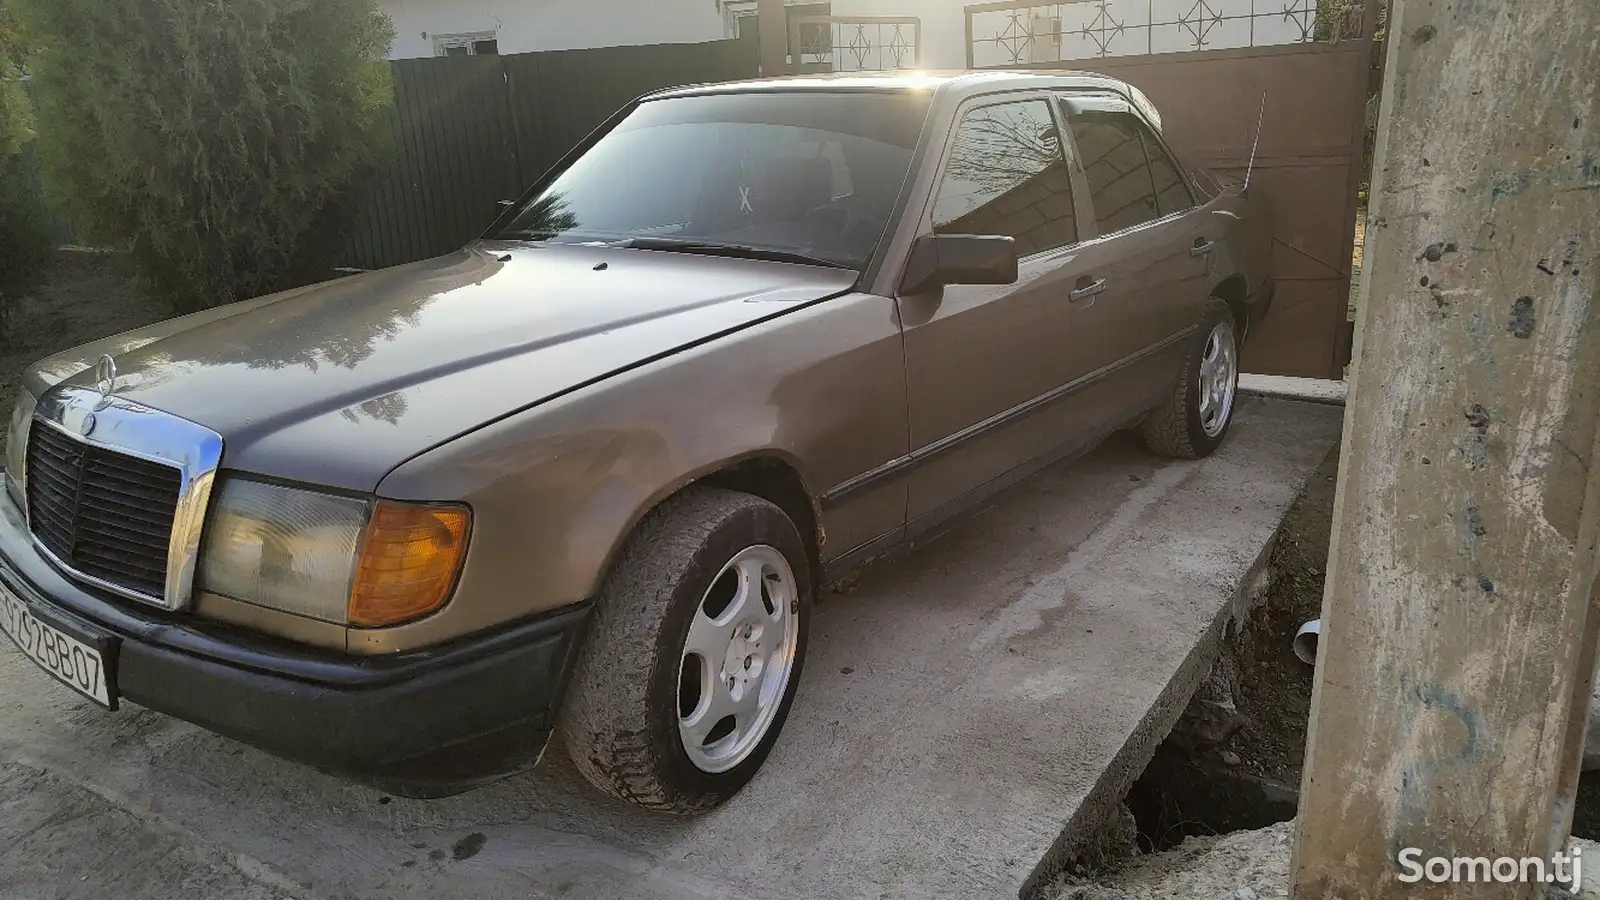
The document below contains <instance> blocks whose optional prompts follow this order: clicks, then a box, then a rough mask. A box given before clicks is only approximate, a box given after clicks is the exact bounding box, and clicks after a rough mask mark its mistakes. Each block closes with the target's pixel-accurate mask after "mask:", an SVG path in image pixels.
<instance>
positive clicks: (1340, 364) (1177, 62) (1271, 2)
mask: <svg viewBox="0 0 1600 900" xmlns="http://www.w3.org/2000/svg"><path fill="white" fill-rule="evenodd" d="M1380 9H1382V7H1381V6H1380V3H1379V0H1322V2H1321V3H1320V4H1319V3H1318V2H1317V0H1075V2H1074V0H1069V2H1061V3H1037V2H1027V0H1021V2H1002V3H985V4H980V5H976V6H969V7H967V8H966V17H967V54H968V55H967V62H968V66H969V68H986V67H1004V68H1036V69H1037V68H1045V69H1062V68H1070V69H1089V70H1093V71H1096V72H1103V73H1105V74H1107V75H1111V76H1113V77H1116V78H1120V79H1122V80H1124V81H1127V82H1129V83H1130V84H1133V85H1135V86H1136V87H1138V88H1139V89H1140V90H1142V91H1144V92H1145V93H1146V94H1147V95H1149V97H1150V99H1151V100H1152V101H1154V103H1155V104H1156V107H1157V108H1158V109H1159V110H1160V111H1161V118H1162V124H1163V128H1164V130H1165V132H1166V133H1167V134H1168V135H1169V136H1171V137H1172V138H1173V140H1174V142H1175V143H1176V144H1177V145H1178V146H1180V147H1182V148H1184V149H1186V150H1188V151H1189V153H1190V156H1191V158H1192V160H1193V161H1194V162H1195V163H1198V164H1200V165H1203V166H1206V167H1208V168H1211V169H1212V170H1214V171H1217V172H1220V173H1225V174H1232V175H1237V176H1240V177H1242V176H1243V175H1244V173H1245V170H1246V168H1247V167H1248V166H1249V163H1250V158H1251V150H1252V145H1253V143H1254V140H1255V135H1256V130H1257V128H1256V123H1257V121H1258V118H1259V119H1260V121H1261V122H1262V127H1261V129H1260V146H1259V149H1258V150H1257V151H1256V157H1255V168H1254V172H1253V174H1252V175H1251V179H1252V182H1253V183H1254V184H1258V185H1260V186H1261V188H1262V190H1263V192H1264V194H1265V195H1266V197H1267V198H1268V200H1269V203H1270V206H1271V208H1272V211H1273V214H1274V216H1275V218H1276V247H1275V258H1274V269H1275V273H1274V274H1275V276H1276V280H1277V285H1278V291H1277V298H1276V300H1275V301H1274V304H1273V310H1272V314H1271V315H1270V316H1269V317H1268V318H1267V320H1266V322H1265V324H1264V325H1263V326H1262V327H1261V329H1260V331H1259V332H1257V334H1256V336H1254V337H1253V338H1252V339H1251V343H1250V346H1249V348H1248V350H1247V351H1246V353H1245V356H1244V360H1243V363H1244V366H1245V368H1246V369H1247V370H1248V371H1252V372H1262V373H1269V374H1280V375H1298V376H1303V377H1312V378H1339V377H1342V375H1343V371H1344V367H1345V365H1346V364H1347V363H1348V362H1349V354H1350V346H1349V334H1350V326H1349V319H1350V316H1349V304H1350V280H1351V255H1352V248H1353V245H1354V241H1355V224H1356V213H1357V208H1358V192H1359V188H1360V183H1361V178H1362V173H1363V159H1362V157H1363V149H1364V146H1365V140H1364V139H1365V135H1366V127H1367V117H1366V107H1367V101H1368V97H1369V93H1370V91H1371V90H1372V89H1373V88H1374V87H1375V86H1376V81H1375V79H1376V70H1375V69H1374V66H1375V65H1376V62H1377V60H1378V55H1377V54H1376V52H1375V41H1374V39H1373V35H1374V32H1375V30H1376V29H1375V27H1374V26H1375V25H1376V23H1377V20H1378V14H1379V11H1380ZM1263 97H1265V107H1264V112H1263Z"/></svg>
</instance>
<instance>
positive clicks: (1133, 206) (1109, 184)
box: [1072, 113, 1160, 234]
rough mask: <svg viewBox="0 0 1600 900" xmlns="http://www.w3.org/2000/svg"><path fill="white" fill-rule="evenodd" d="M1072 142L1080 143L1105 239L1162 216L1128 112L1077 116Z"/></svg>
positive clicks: (1074, 122) (1142, 148)
mask: <svg viewBox="0 0 1600 900" xmlns="http://www.w3.org/2000/svg"><path fill="white" fill-rule="evenodd" d="M1072 137H1073V139H1074V140H1076V141H1077V142H1078V153H1079V154H1080V155H1081V156H1082V157H1083V170H1084V173H1085V174H1087V175H1088V176H1089V190H1090V191H1091V192H1092V195H1093V199H1094V214H1095V218H1097V219H1099V220H1100V233H1101V234H1109V233H1110V232H1113V231H1121V230H1122V229H1124V228H1131V227H1133V226H1134V225H1138V224H1140V223H1142V222H1148V221H1150V220H1151V219H1154V218H1157V217H1158V216H1159V215H1160V213H1159V212H1157V209H1158V207H1157V205H1156V189H1155V182H1154V181H1152V180H1151V177H1150V165H1149V163H1148V162H1146V161H1145V156H1144V142H1143V141H1142V140H1140V138H1139V122H1138V120H1137V119H1135V118H1134V117H1133V116H1131V115H1129V114H1127V113H1094V114H1091V115H1086V116H1075V117H1074V118H1073V120H1072Z"/></svg>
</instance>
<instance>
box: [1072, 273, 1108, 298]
mask: <svg viewBox="0 0 1600 900" xmlns="http://www.w3.org/2000/svg"><path fill="white" fill-rule="evenodd" d="M1088 280H1089V279H1087V278H1080V279H1078V284H1079V285H1081V287H1079V288H1078V289H1077V290H1075V291H1073V292H1072V299H1074V300H1087V299H1089V298H1090V297H1093V296H1095V295H1096V294H1102V293H1105V289H1106V280H1105V279H1104V278H1102V279H1100V280H1099V281H1095V282H1093V283H1090V284H1084V282H1086V281H1088Z"/></svg>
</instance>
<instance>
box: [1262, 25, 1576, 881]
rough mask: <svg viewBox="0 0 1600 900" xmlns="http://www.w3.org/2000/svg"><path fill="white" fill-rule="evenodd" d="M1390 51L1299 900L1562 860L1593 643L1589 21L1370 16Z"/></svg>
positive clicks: (1307, 785)
mask: <svg viewBox="0 0 1600 900" xmlns="http://www.w3.org/2000/svg"><path fill="white" fill-rule="evenodd" d="M1390 35H1391V36H1390V39H1389V46H1390V49H1389V57H1388V64H1387V78H1386V82H1385V85H1384V89H1383V104H1382V106H1383V112H1382V115H1381V119H1380V124H1379V138H1378V147H1377V154H1376V160H1375V165H1376V175H1375V179H1374V187H1373V206H1372V209H1371V215H1370V217H1369V223H1370V224H1369V226H1368V231H1367V263H1366V271H1365V282H1364V284H1363V286H1362V290H1361V312H1360V322H1359V324H1358V333H1357V337H1356V344H1355V358H1356V361H1355V366H1354V372H1353V380H1352V385H1351V391H1350V398H1349V410H1348V414H1347V417H1346V422H1345V433H1344V440H1345V450H1344V456H1343V461H1342V463H1341V466H1340V472H1339V494H1338V500H1337V502H1336V505H1335V510H1334V536H1333V546H1332V549H1331V552H1330V558H1329V565H1328V586H1327V593H1326V595H1325V598H1324V601H1323V613H1322V624H1323V639H1322V643H1321V649H1320V653H1321V659H1320V661H1319V663H1318V670H1317V674H1316V688H1315V697H1314V701H1313V712H1312V719H1311V732H1310V738H1309V744H1308V748H1307V758H1306V773H1305V781H1304V786H1303V791H1302V797H1301V805H1300V818H1299V822H1298V825H1297V830H1296V835H1295V853H1294V863H1293V869H1292V874H1291V881H1292V885H1291V897H1293V898H1298V900H1312V898H1333V897H1340V898H1387V897H1402V896H1404V897H1414V896H1417V886H1416V885H1411V884H1405V883H1402V882H1400V881H1399V880H1398V879H1397V877H1396V876H1397V874H1400V869H1399V867H1398V866H1397V862H1396V857H1397V854H1398V853H1399V851H1401V850H1402V849H1404V848H1407V847H1416V848H1419V849H1420V850H1421V851H1422V855H1423V856H1424V857H1430V856H1434V855H1440V856H1486V857H1489V858H1494V857H1500V856H1512V857H1522V856H1542V857H1546V858H1548V857H1549V856H1550V854H1551V853H1552V852H1554V851H1556V850H1558V849H1560V848H1561V846H1562V844H1563V843H1564V841H1565V838H1566V835H1567V832H1568V830H1569V828H1570V823H1571V814H1572V812H1571V810H1572V802H1573V794H1574V791H1575V788H1576V783H1577V773H1578V762H1579V756H1580V751H1581V748H1582V743H1583V728H1584V723H1585V710H1586V708H1587V706H1588V701H1589V694H1590V687H1591V683H1592V679H1593V677H1594V669H1595V643H1596V629H1597V625H1600V615H1597V614H1596V611H1597V597H1596V596H1595V593H1594V588H1595V575H1596V560H1597V553H1596V549H1597V530H1600V465H1596V464H1595V463H1596V461H1597V446H1596V438H1597V417H1600V308H1597V306H1596V300H1597V298H1596V290H1595V288H1596V285H1597V284H1600V3H1597V2H1595V0H1520V2H1517V0H1453V2H1440V0H1395V8H1394V16H1393V19H1392V20H1391V24H1390ZM1588 863H1589V864H1591V865H1600V860H1589V861H1588ZM1424 884H1426V882H1424ZM1430 891H1431V892H1430V893H1429V896H1433V897H1461V896H1480V897H1489V896H1493V897H1509V896H1518V897H1534V896H1539V895H1540V893H1541V891H1542V888H1538V887H1535V886H1532V885H1526V886H1523V887H1520V888H1513V887H1512V886H1510V885H1496V884H1491V885H1487V886H1486V885H1483V884H1477V885H1461V886H1458V887H1446V888H1430Z"/></svg>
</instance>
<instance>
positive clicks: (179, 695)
mask: <svg viewBox="0 0 1600 900" xmlns="http://www.w3.org/2000/svg"><path fill="white" fill-rule="evenodd" d="M0 580H4V582H5V584H6V586H7V587H9V588H10V589H11V590H12V591H13V592H14V593H16V594H17V595H18V596H19V597H21V598H22V600H23V601H24V602H25V603H27V604H28V605H29V606H30V607H32V609H33V611H34V613H35V615H37V616H38V617H39V618H41V619H43V620H45V621H47V622H52V623H54V624H57V625H58V626H60V627H64V628H66V629H67V630H75V631H85V630H88V631H90V632H102V633H107V634H110V635H111V636H112V637H113V638H114V639H116V640H117V641H118V643H119V647H118V651H117V656H116V664H115V666H114V667H112V668H110V670H109V677H110V678H111V680H113V681H114V683H115V685H116V690H117V693H119V694H120V695H121V696H122V697H124V698H126V699H128V700H130V701H132V702H134V703H137V704H139V705H140V706H145V707H149V708H150V709H154V710H158V711H160V712H164V713H167V714H169V715H173V716H176V717H178V718H180V719H185V720H187V721H190V722H194V723H195V724H197V725H200V726H203V727H205V728H207V729H210V730H211V731H215V732H217V733H219V734H223V735H226V736H228V737H231V738H234V739H236V740H239V741H242V742H244V743H246V744H251V745H253V746H256V747H259V748H261V749H263V750H266V751H268V752H269V753H273V754H275V755H278V756H282V757H285V758H287V759H292V760H295V761H298V762H303V763H306V764H308V765H311V766H314V767H316V768H319V769H322V770H325V771H328V772H332V773H334V774H338V775H342V776H345V777H349V778H353V779H355V780H359V781H365V782H368V783H371V784H373V785H375V786H378V787H380V788H382V789H384V790H388V791H391V792H394V793H397V794H401V795H403V796H410V797H440V796H446V795H449V794H453V793H457V792H459V791H462V790H466V789H469V788H471V787H474V786H476V785H478V784H482V783H484V782H487V781H492V780H494V779H496V778H500V777H504V776H505V775H508V774H511V773H513V772H516V771H518V770H519V769H522V768H526V767H527V766H528V765H530V764H531V763H532V762H534V761H536V760H537V759H538V758H539V756H540V755H541V754H542V753H543V751H544V748H545V745H546V743H547V742H548V741H549V738H550V733H551V729H552V725H553V721H554V717H555V713H556V710H557V708H558V707H559V705H560V700H561V696H562V694H563V692H564V691H565V687H566V681H567V676H568V675H569V674H570V672H571V669H572V665H573V662H574V660H575V659H576V655H577V650H578V647H579V646H580V644H581V641H582V639H583V634H584V630H585V627H586V626H587V624H588V619H589V611H590V607H589V605H588V604H584V605H581V606H578V607H572V608H568V609H565V610H561V611H558V612H556V613H552V614H548V615H545V616H542V617H540V618H538V619H534V620H530V621H526V622H522V623H519V624H517V625H514V626H511V627H508V628H505V629H502V630H498V631H494V632H490V633H488V634H484V635H476V636H472V637H468V638H464V639H462V640H460V641H456V642H454V643H451V644H448V645H444V646H440V647H433V648H428V649H426V650H420V651H413V652H409V653H404V654H397V655H394V656H386V657H371V658H365V657H353V656H343V655H339V654H334V653H328V652H323V651H313V650H309V649H307V648H304V647H301V646H299V645H296V644H292V643H289V642H287V641H282V640H279V639H276V638H270V637H266V636H262V635H259V634H256V633H254V632H249V631H246V630H243V629H239V628H235V627H231V626H224V625H219V624H215V623H208V622H204V621H201V620H197V619H194V618H192V617H188V616H184V615H177V614H168V613H165V612H163V611H161V610H157V609H153V608H151V609H145V608H142V607H138V606H137V605H136V604H134V603H133V602H131V601H124V600H120V599H117V598H114V597H112V596H111V595H110V594H104V593H100V592H97V591H93V590H90V589H87V588H86V587H84V586H82V585H79V584H78V583H76V582H73V581H70V580H68V579H67V578H66V577H65V576H64V575H62V574H61V573H60V572H58V571H57V570H56V569H55V568H54V567H53V566H51V565H50V564H49V563H48V562H47V561H46V560H45V559H44V558H43V557H42V556H40V555H39V553H38V552H37V551H36V550H35V549H34V547H33V542H32V540H31V539H30V538H29V535H28V532H27V527H26V525H25V524H24V522H23V520H22V514H21V511H20V510H18V509H17V506H16V504H15V503H13V502H11V500H10V498H9V497H6V496H3V495H0ZM60 689H61V690H62V691H66V690H67V688H65V687H62V688H60Z"/></svg>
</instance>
